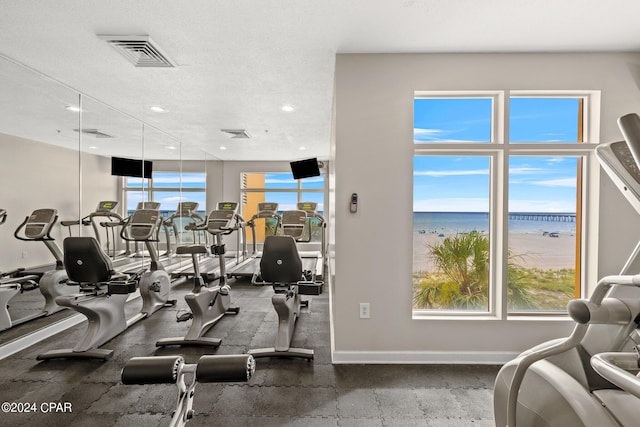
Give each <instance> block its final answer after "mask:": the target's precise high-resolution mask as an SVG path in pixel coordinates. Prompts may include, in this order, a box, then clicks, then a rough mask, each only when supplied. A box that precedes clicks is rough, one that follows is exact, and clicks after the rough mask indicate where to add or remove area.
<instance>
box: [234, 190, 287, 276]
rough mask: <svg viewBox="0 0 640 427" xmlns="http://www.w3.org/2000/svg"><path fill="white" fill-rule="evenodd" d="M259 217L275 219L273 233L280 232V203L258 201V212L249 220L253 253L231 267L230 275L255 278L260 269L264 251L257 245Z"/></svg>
mask: <svg viewBox="0 0 640 427" xmlns="http://www.w3.org/2000/svg"><path fill="white" fill-rule="evenodd" d="M257 219H264V220H265V221H266V220H268V219H275V222H276V223H275V228H274V229H273V234H274V235H275V234H278V229H279V228H280V226H281V223H282V217H281V216H280V214H278V204H277V203H272V202H262V203H258V212H257V213H256V214H255V215H253V216H252V217H251V219H250V220H249V221H247V226H249V227H251V236H252V238H253V251H252V254H251V256H250V257H249V258H247V259H246V260H245V261H244V262H242V263H240V264H238V265H236V266H235V267H232V268H231V269H229V270H228V272H227V276H228V277H235V278H251V279H253V277H254V275H255V274H256V272H257V271H259V270H260V258H261V257H262V252H259V251H258V246H257V238H256V220H257Z"/></svg>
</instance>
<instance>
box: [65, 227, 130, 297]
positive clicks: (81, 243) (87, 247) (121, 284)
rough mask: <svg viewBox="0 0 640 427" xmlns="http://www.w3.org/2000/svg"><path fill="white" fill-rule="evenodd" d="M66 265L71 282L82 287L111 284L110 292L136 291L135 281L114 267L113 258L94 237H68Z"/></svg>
mask: <svg viewBox="0 0 640 427" xmlns="http://www.w3.org/2000/svg"><path fill="white" fill-rule="evenodd" d="M63 247H64V266H65V269H66V271H67V276H68V277H69V281H70V282H74V283H75V284H79V285H80V286H81V287H95V288H97V287H100V286H103V285H108V286H109V293H114V294H121V293H131V292H134V291H135V289H136V286H137V282H135V281H118V282H115V280H116V279H122V276H121V275H118V274H117V273H116V271H115V270H114V269H113V264H112V263H111V258H109V256H108V255H107V254H106V253H105V252H104V250H103V249H102V247H100V244H99V243H98V241H97V240H96V239H95V238H93V237H67V238H66V239H64V242H63ZM70 284H71V283H70Z"/></svg>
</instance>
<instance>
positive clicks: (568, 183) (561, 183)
mask: <svg viewBox="0 0 640 427" xmlns="http://www.w3.org/2000/svg"><path fill="white" fill-rule="evenodd" d="M530 184H533V185H542V186H544V187H571V188H575V187H576V179H575V178H559V179H548V180H546V181H533V182H530Z"/></svg>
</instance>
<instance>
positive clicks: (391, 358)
mask: <svg viewBox="0 0 640 427" xmlns="http://www.w3.org/2000/svg"><path fill="white" fill-rule="evenodd" d="M518 354H519V353H518V352H506V351H478V352H473V351H334V352H333V354H332V361H333V363H334V364H365V365H367V364H371V365H373V364H398V365H400V364H414V365H426V364H434V365H444V364H453V365H502V364H504V363H506V362H508V361H510V360H512V359H514V358H515V357H516V356H517V355H518Z"/></svg>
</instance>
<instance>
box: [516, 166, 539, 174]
mask: <svg viewBox="0 0 640 427" xmlns="http://www.w3.org/2000/svg"><path fill="white" fill-rule="evenodd" d="M541 170H542V169H541V168H531V167H519V168H509V175H526V174H531V173H538V172H540V171H541Z"/></svg>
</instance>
